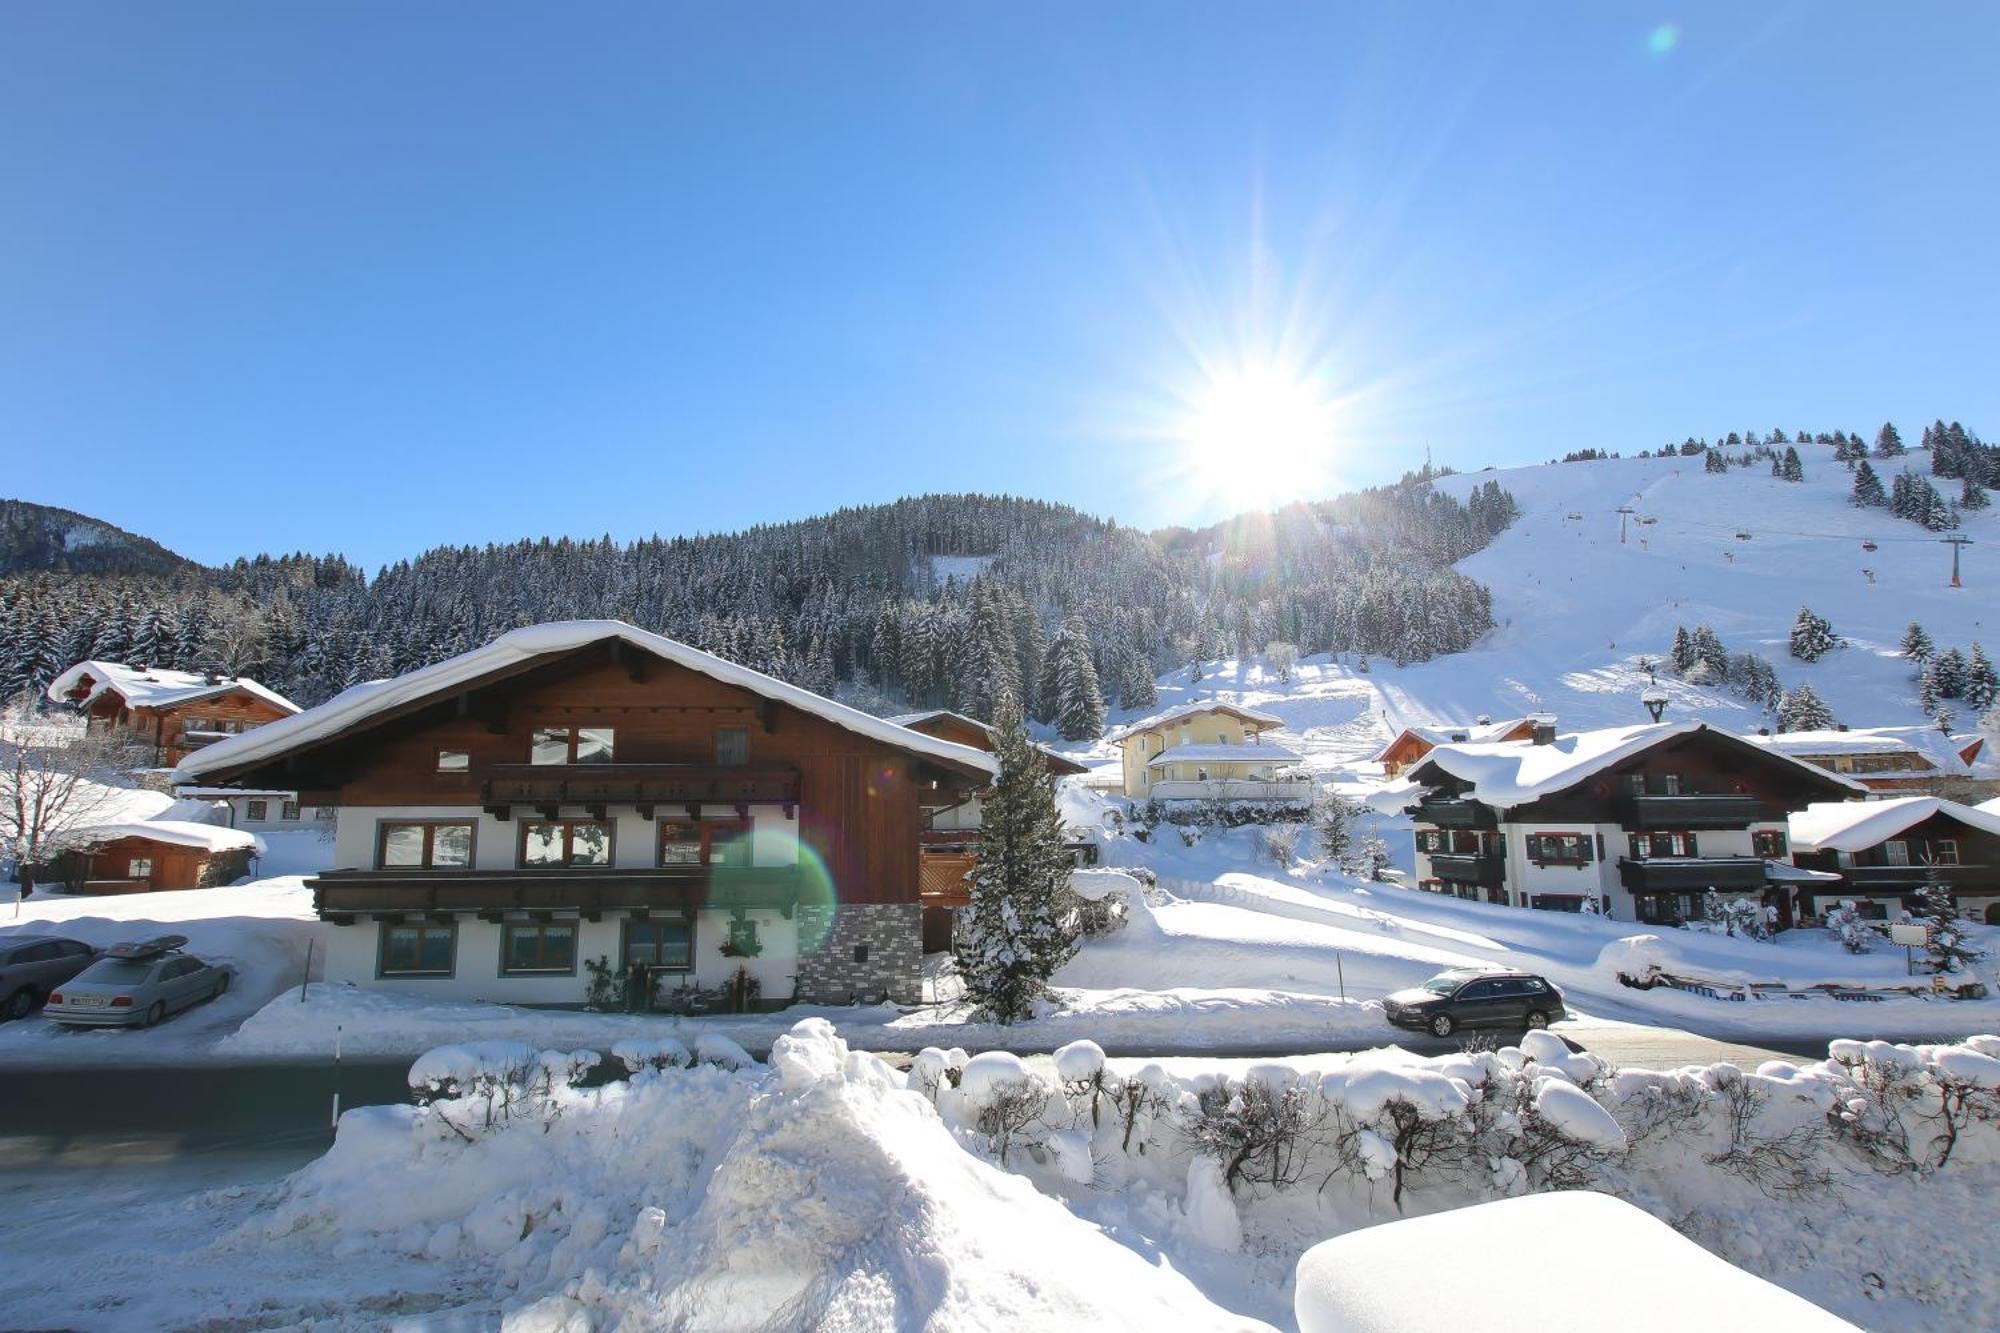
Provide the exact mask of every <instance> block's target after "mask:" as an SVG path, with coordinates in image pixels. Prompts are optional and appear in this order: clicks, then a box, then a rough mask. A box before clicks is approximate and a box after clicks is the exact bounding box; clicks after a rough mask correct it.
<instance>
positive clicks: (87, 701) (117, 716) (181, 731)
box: [48, 661, 299, 768]
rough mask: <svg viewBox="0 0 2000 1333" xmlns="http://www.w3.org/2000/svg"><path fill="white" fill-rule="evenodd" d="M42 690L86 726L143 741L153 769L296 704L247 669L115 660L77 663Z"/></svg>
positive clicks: (285, 714) (169, 765) (275, 716)
mask: <svg viewBox="0 0 2000 1333" xmlns="http://www.w3.org/2000/svg"><path fill="white" fill-rule="evenodd" d="M48 696H49V698H50V699H52V700H54V701H55V702H57V703H61V704H67V705H69V706H70V707H72V708H75V709H77V710H78V711H80V712H81V713H83V715H84V716H85V718H87V719H88V725H89V728H90V730H91V731H94V732H95V731H106V732H113V733H116V734H118V735H121V736H125V737H128V738H129V739H131V740H132V741H133V743H134V744H136V745H139V746H142V747H145V748H146V749H148V750H149V751H150V752H151V763H152V765H153V766H154V767H156V768H172V767H173V766H174V765H176V764H178V763H180V761H181V760H183V759H185V758H187V756H189V755H190V754H193V753H194V752H195V751H196V750H199V749H201V748H202V747H203V746H205V745H212V744H214V743H215V742H216V741H219V740H223V739H225V738H227V737H230V736H235V735H240V734H241V733H243V732H246V731H249V730H251V729H252V728H255V727H261V726H263V725H264V724H265V723H267V722H276V721H277V720H278V719H279V718H285V717H291V716H293V715H294V714H296V713H297V712H298V711H299V706H298V705H297V704H295V703H293V702H292V701H291V700H290V699H287V698H286V697H285V696H284V695H282V694H279V693H277V692H276V691H275V690H270V689H266V688H265V687H264V686H262V685H260V684H258V683H257V682H256V681H254V680H251V679H250V678H249V677H247V676H225V675H222V674H221V673H219V672H212V671H211V672H198V671H168V670H166V669H164V668H161V667H148V666H127V665H125V664H124V663H123V662H99V661H91V662H78V663H77V664H76V665H75V666H73V667H71V668H70V669H69V670H67V671H65V672H63V673H62V674H61V675H60V676H57V677H56V678H55V679H54V680H52V681H50V682H49V688H48Z"/></svg>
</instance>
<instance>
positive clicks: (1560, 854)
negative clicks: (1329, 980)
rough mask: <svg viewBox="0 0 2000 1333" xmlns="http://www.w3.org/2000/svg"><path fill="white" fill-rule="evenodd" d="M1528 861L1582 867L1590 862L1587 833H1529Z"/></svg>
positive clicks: (1588, 836)
mask: <svg viewBox="0 0 2000 1333" xmlns="http://www.w3.org/2000/svg"><path fill="white" fill-rule="evenodd" d="M1528 859H1529V860H1530V861H1547V862H1554V863H1557V864H1561V865H1582V864H1584V863H1585V862H1586V861H1588V860H1590V835H1589V834H1587V833H1530V834H1529V835H1528Z"/></svg>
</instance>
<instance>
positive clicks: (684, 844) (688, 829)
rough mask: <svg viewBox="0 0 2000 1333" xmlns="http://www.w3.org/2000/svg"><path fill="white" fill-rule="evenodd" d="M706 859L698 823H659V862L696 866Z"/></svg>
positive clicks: (668, 864) (669, 864)
mask: <svg viewBox="0 0 2000 1333" xmlns="http://www.w3.org/2000/svg"><path fill="white" fill-rule="evenodd" d="M707 860H708V857H707V854H706V852H705V850H704V849H703V847H702V843H701V825H699V824H669V823H666V822H664V821H663V822H662V823H661V824H660V864H661V865H663V866H698V865H702V864H704V863H705V862H706V861H707Z"/></svg>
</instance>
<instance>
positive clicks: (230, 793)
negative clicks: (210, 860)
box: [174, 787, 333, 833]
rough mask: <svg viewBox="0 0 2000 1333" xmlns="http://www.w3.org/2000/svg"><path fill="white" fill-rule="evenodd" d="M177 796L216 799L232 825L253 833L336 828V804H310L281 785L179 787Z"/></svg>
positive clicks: (318, 830) (199, 799) (321, 830)
mask: <svg viewBox="0 0 2000 1333" xmlns="http://www.w3.org/2000/svg"><path fill="white" fill-rule="evenodd" d="M174 795H176V796H181V797H186V798H188V799H190V800H196V801H213V802H214V803H215V804H217V805H219V806H221V807H222V810H223V817H224V821H225V822H226V823H227V824H228V825H229V827H231V828H239V829H248V830H249V831H250V832H252V833H290V832H294V831H296V830H300V829H303V830H306V831H308V832H314V833H331V832H332V831H333V807H332V806H330V805H306V804H304V803H303V802H301V801H300V800H299V794H298V793H297V792H295V791H286V790H284V789H282V788H277V787H176V788H174Z"/></svg>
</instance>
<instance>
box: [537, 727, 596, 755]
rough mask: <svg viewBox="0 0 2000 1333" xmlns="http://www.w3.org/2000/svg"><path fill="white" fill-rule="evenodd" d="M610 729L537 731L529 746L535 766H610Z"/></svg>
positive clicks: (542, 729)
mask: <svg viewBox="0 0 2000 1333" xmlns="http://www.w3.org/2000/svg"><path fill="white" fill-rule="evenodd" d="M612 739H613V732H612V729H611V728H610V727H576V728H570V727H536V728H535V730H534V733H533V735H532V736H531V737H530V739H529V742H528V762H529V763H531V764H608V763H610V762H611V754H612Z"/></svg>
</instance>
